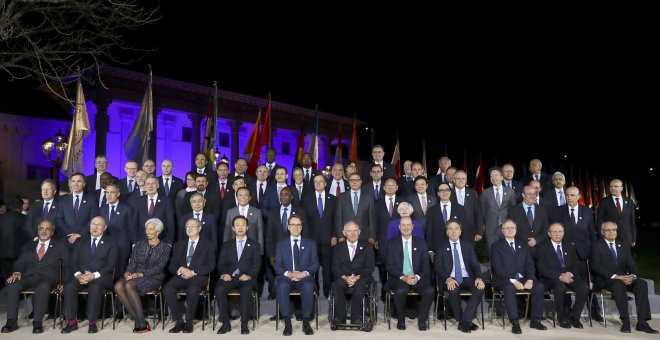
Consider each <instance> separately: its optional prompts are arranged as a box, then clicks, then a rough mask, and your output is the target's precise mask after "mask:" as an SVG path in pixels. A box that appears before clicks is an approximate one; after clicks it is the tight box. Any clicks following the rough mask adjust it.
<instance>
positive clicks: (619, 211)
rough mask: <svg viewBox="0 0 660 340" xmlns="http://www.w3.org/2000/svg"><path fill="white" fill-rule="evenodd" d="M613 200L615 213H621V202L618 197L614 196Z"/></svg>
mask: <svg viewBox="0 0 660 340" xmlns="http://www.w3.org/2000/svg"><path fill="white" fill-rule="evenodd" d="M614 200H615V201H616V213H617V214H619V215H621V202H619V198H618V197H615V198H614Z"/></svg>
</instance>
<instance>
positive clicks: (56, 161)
mask: <svg viewBox="0 0 660 340" xmlns="http://www.w3.org/2000/svg"><path fill="white" fill-rule="evenodd" d="M67 147H68V145H67V143H66V136H65V135H63V134H62V130H61V129H58V130H57V134H56V135H55V140H53V139H51V138H50V137H48V139H46V140H45V141H44V142H43V143H42V144H41V151H43V153H44V157H46V160H47V161H49V162H51V163H52V164H53V166H55V185H56V186H57V188H58V190H59V188H60V168H61V167H62V163H63V162H64V153H65V152H66V149H67Z"/></svg>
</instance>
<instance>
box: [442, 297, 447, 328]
mask: <svg viewBox="0 0 660 340" xmlns="http://www.w3.org/2000/svg"><path fill="white" fill-rule="evenodd" d="M442 318H443V319H444V320H445V322H444V324H445V331H446V330H447V298H446V296H445V295H444V294H443V295H442Z"/></svg>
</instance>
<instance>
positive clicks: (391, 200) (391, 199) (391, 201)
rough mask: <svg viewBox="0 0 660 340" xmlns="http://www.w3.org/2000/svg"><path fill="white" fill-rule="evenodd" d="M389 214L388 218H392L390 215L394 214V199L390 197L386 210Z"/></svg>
mask: <svg viewBox="0 0 660 340" xmlns="http://www.w3.org/2000/svg"><path fill="white" fill-rule="evenodd" d="M388 210H389V212H390V218H392V214H393V213H394V199H393V198H392V197H390V208H389V209H388Z"/></svg>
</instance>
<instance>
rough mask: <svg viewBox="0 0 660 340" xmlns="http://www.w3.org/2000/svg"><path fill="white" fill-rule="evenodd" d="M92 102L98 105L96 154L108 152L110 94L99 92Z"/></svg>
mask: <svg viewBox="0 0 660 340" xmlns="http://www.w3.org/2000/svg"><path fill="white" fill-rule="evenodd" d="M92 102H94V105H96V119H95V120H94V130H95V131H96V154H95V155H96V156H98V155H105V154H106V150H107V149H106V145H107V140H108V125H109V123H108V107H109V106H110V104H111V103H112V98H111V97H110V95H109V94H99V95H97V96H96V97H95V98H94V99H93V100H92Z"/></svg>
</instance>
